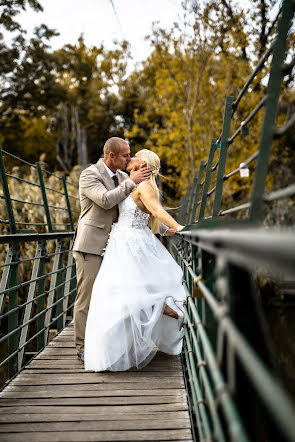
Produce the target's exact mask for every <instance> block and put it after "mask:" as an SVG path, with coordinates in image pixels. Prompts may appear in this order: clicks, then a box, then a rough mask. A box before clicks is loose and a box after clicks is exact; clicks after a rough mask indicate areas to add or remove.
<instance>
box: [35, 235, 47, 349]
mask: <svg viewBox="0 0 295 442" xmlns="http://www.w3.org/2000/svg"><path fill="white" fill-rule="evenodd" d="M38 246H39V247H40V255H39V256H40V261H39V272H38V276H39V277H40V278H41V279H39V281H38V295H41V294H42V293H44V296H41V297H40V298H38V300H37V313H41V312H43V311H44V309H45V296H46V295H45V275H46V255H47V250H46V241H40V243H39V244H38ZM44 319H45V312H44V313H43V315H40V316H38V318H37V332H40V333H39V334H38V336H37V351H39V350H41V349H42V348H43V347H44V341H45V330H44V331H43V332H41V330H42V329H44Z"/></svg>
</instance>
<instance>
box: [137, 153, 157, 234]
mask: <svg viewBox="0 0 295 442" xmlns="http://www.w3.org/2000/svg"><path fill="white" fill-rule="evenodd" d="M139 155H140V156H141V158H142V159H143V160H144V161H146V163H147V166H148V167H150V168H151V169H152V174H151V176H150V179H149V181H150V183H151V185H152V187H153V188H154V189H155V192H156V196H157V199H158V201H160V192H159V189H158V186H157V181H156V176H157V175H158V174H159V172H160V158H159V157H158V155H157V154H156V153H154V152H152V151H151V150H148V149H141V150H139V151H138V152H137V153H136V155H135V156H136V157H137V156H139ZM149 225H150V227H151V229H152V232H153V233H159V232H160V221H159V220H158V218H155V217H154V216H153V215H151V216H150V221H149Z"/></svg>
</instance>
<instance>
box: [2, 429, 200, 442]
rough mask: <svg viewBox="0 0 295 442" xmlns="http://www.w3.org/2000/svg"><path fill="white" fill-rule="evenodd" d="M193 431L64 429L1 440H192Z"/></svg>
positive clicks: (15, 434) (21, 434) (43, 441)
mask: <svg viewBox="0 0 295 442" xmlns="http://www.w3.org/2000/svg"><path fill="white" fill-rule="evenodd" d="M191 437H192V436H191V431H190V430H187V429H182V430H140V431H87V432H85V431H64V432H58V431H53V432H38V433H34V432H24V433H2V434H1V442H10V441H14V442H24V440H25V441H26V440H27V441H38V442H40V441H42V442H63V441H71V442H89V441H95V442H99V441H103V442H108V441H126V440H129V441H142V440H151V441H158V440H165V441H167V440H174V441H175V440H191Z"/></svg>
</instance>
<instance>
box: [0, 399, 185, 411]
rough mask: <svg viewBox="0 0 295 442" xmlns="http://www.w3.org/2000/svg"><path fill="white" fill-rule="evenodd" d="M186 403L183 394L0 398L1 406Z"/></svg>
mask: <svg viewBox="0 0 295 442" xmlns="http://www.w3.org/2000/svg"><path fill="white" fill-rule="evenodd" d="M182 402H183V403H184V404H186V397H185V396H127V397H125V396H111V397H78V398H77V397H73V398H72V397H70V398H68V397H62V398H61V397H55V398H39V399H36V398H32V399H21V398H2V400H1V402H0V410H2V408H1V407H12V406H14V407H15V406H21V405H25V406H37V405H40V406H41V407H44V406H46V405H57V406H64V405H81V406H82V405H137V404H139V405H147V404H173V403H182Z"/></svg>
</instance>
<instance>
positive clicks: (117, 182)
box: [112, 175, 119, 187]
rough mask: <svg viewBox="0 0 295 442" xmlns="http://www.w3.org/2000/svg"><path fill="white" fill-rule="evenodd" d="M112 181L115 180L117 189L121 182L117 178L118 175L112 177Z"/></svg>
mask: <svg viewBox="0 0 295 442" xmlns="http://www.w3.org/2000/svg"><path fill="white" fill-rule="evenodd" d="M112 180H113V181H114V183H115V187H117V186H118V185H119V181H118V177H117V175H114V176H112Z"/></svg>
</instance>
